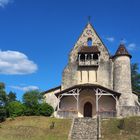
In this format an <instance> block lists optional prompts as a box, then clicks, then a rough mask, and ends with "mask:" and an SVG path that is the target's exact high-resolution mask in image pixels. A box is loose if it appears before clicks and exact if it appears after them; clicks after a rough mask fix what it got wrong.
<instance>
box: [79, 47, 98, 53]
mask: <svg viewBox="0 0 140 140" xmlns="http://www.w3.org/2000/svg"><path fill="white" fill-rule="evenodd" d="M99 52H100V51H99V50H98V47H97V46H91V47H88V46H83V47H82V48H81V50H80V51H79V53H99Z"/></svg>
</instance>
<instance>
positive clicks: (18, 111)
mask: <svg viewBox="0 0 140 140" xmlns="http://www.w3.org/2000/svg"><path fill="white" fill-rule="evenodd" d="M6 108H7V111H8V113H9V117H18V116H21V115H23V114H24V110H25V106H24V105H23V104H22V103H21V102H19V101H12V102H10V103H9V104H8V105H7V107H6Z"/></svg>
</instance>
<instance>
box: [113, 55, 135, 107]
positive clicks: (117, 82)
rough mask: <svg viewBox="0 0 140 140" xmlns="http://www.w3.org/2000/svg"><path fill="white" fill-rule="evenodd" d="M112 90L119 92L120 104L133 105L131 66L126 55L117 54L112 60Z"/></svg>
mask: <svg viewBox="0 0 140 140" xmlns="http://www.w3.org/2000/svg"><path fill="white" fill-rule="evenodd" d="M114 90H115V91H117V92H119V93H121V97H120V99H119V101H120V105H122V106H126V105H128V106H135V103H134V98H133V94H132V87H131V68H130V58H129V57H128V56H119V57H116V58H115V60H114Z"/></svg>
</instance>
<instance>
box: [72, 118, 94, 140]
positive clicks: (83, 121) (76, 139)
mask: <svg viewBox="0 0 140 140" xmlns="http://www.w3.org/2000/svg"><path fill="white" fill-rule="evenodd" d="M70 140H97V119H95V118H75V119H74V123H73V127H72V132H71V135H70Z"/></svg>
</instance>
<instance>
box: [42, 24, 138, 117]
mask: <svg viewBox="0 0 140 140" xmlns="http://www.w3.org/2000/svg"><path fill="white" fill-rule="evenodd" d="M131 57H132V56H131V55H130V54H129V52H128V51H127V49H126V47H125V45H124V44H120V45H119V47H118V49H117V51H116V53H115V54H114V55H110V53H109V51H108V49H107V47H106V46H105V44H104V43H103V41H102V40H101V38H100V37H99V35H98V34H97V32H96V31H95V29H94V28H93V26H92V25H91V23H88V24H87V25H86V27H85V29H84V30H83V32H82V34H81V35H80V37H79V39H78V41H77V42H76V43H75V45H74V47H73V49H72V50H71V52H70V54H69V60H68V64H67V66H66V67H65V68H64V70H63V73H62V84H61V86H58V87H55V88H53V89H50V90H47V91H45V93H44V96H45V100H46V102H47V103H49V104H51V105H52V106H53V107H54V109H55V113H54V115H55V117H58V118H75V117H95V116H96V115H100V116H101V117H104V118H107V117H125V116H133V115H139V108H140V104H139V102H138V97H137V95H136V94H134V92H133V91H132V85H131V67H130V60H131Z"/></svg>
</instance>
